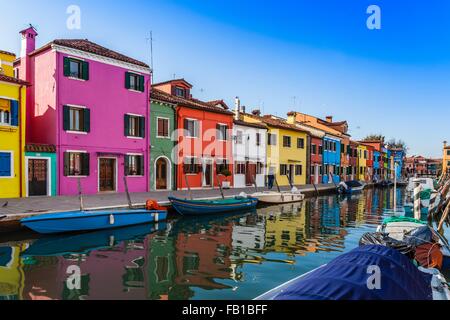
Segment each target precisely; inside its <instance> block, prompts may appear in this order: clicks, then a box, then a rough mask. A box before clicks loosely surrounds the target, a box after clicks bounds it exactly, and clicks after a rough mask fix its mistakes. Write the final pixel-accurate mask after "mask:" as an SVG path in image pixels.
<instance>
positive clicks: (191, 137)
mask: <svg viewBox="0 0 450 320" xmlns="http://www.w3.org/2000/svg"><path fill="white" fill-rule="evenodd" d="M186 120H187V121H193V122H194V123H196V124H197V130H195V125H194V133H195V131H197V133H198V135H199V136H200V120H198V119H193V118H186ZM185 130H186V131H187V132H188V133H189V130H187V129H185ZM186 138H189V139H200V137H193V136H189V135H186Z"/></svg>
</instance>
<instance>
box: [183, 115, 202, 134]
mask: <svg viewBox="0 0 450 320" xmlns="http://www.w3.org/2000/svg"><path fill="white" fill-rule="evenodd" d="M184 129H185V130H186V131H187V134H186V136H187V137H189V138H198V137H199V132H198V131H199V130H198V121H197V120H191V119H185V120H184Z"/></svg>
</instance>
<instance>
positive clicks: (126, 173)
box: [124, 155, 130, 176]
mask: <svg viewBox="0 0 450 320" xmlns="http://www.w3.org/2000/svg"><path fill="white" fill-rule="evenodd" d="M124 166H125V176H128V172H129V170H130V156H127V155H125V163H124Z"/></svg>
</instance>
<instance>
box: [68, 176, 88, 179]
mask: <svg viewBox="0 0 450 320" xmlns="http://www.w3.org/2000/svg"><path fill="white" fill-rule="evenodd" d="M87 177H89V176H66V178H69V179H76V178H87Z"/></svg>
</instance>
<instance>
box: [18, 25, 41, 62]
mask: <svg viewBox="0 0 450 320" xmlns="http://www.w3.org/2000/svg"><path fill="white" fill-rule="evenodd" d="M20 34H21V35H22V47H21V50H20V57H21V58H25V57H26V56H27V55H28V54H29V53H30V52H33V51H34V50H35V49H36V36H37V35H38V33H37V32H36V30H35V29H34V27H33V26H32V25H31V24H30V26H29V27H28V28H27V29H25V30H22V31H20Z"/></svg>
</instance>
